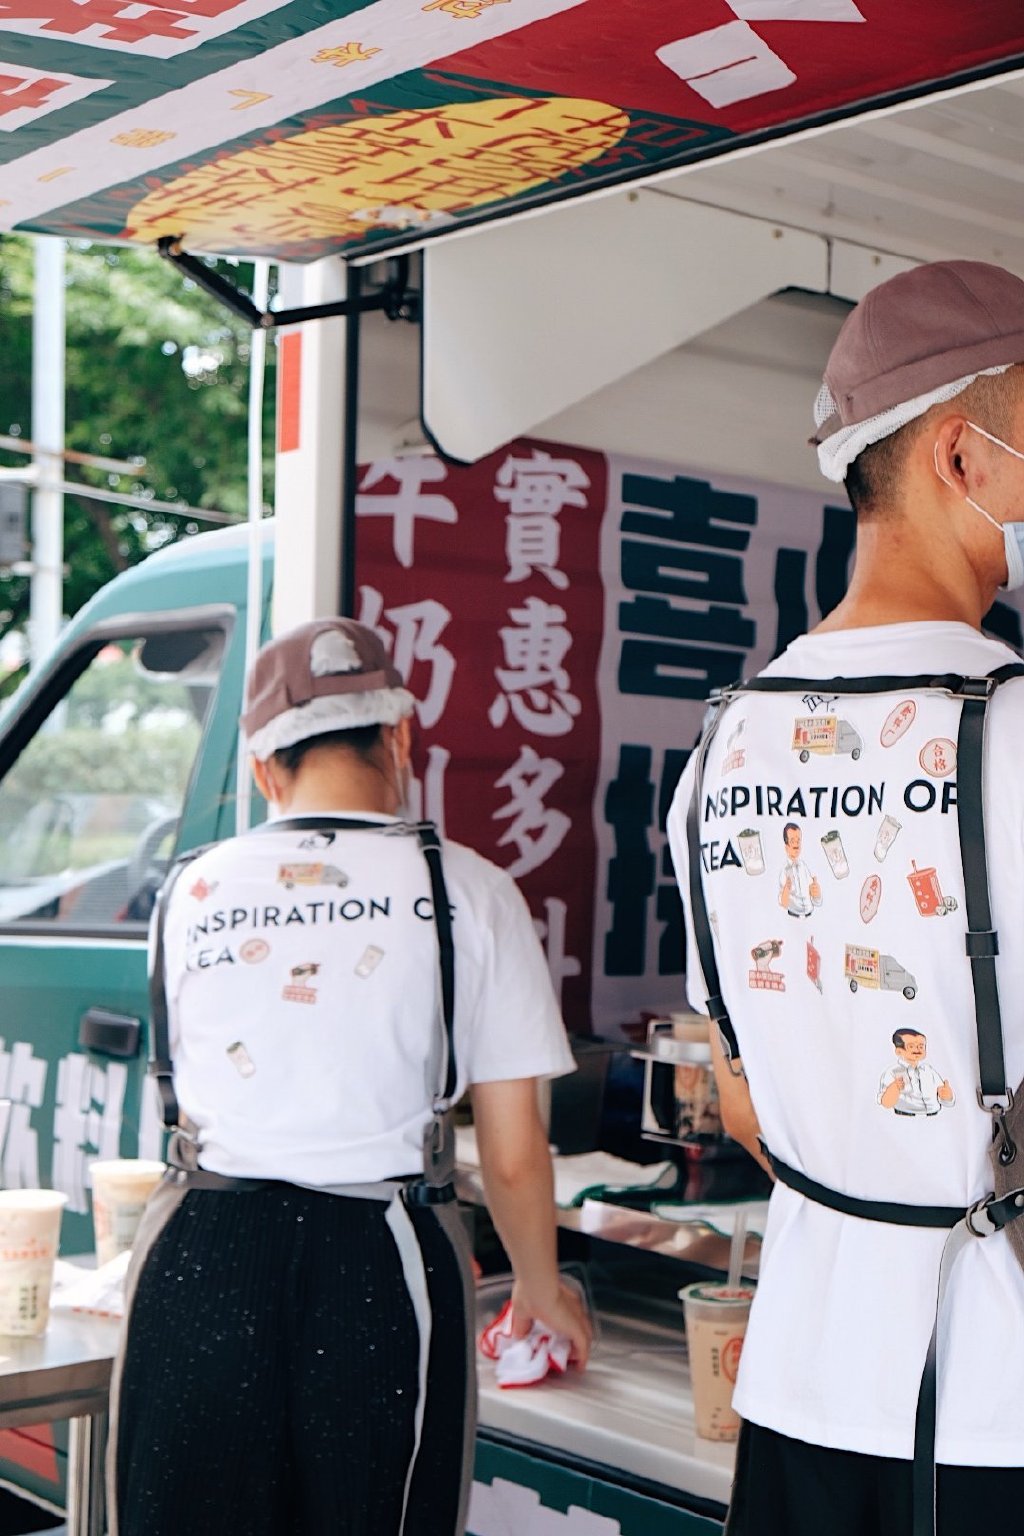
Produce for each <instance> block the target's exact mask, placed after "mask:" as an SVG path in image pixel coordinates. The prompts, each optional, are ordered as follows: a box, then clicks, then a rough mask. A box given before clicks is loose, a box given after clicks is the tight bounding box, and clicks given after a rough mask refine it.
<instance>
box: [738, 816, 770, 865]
mask: <svg viewBox="0 0 1024 1536" xmlns="http://www.w3.org/2000/svg"><path fill="white" fill-rule="evenodd" d="M736 841H737V843H739V847H740V858H741V859H742V860H743V868H744V869H745V870H746V872H747V874H748V875H763V874H764V849H763V848H762V846H761V834H760V832H757V831H755V830H754V828H753V827H748V828H747V829H746V830H745V831H743V832H741V833H740V834H739V836H738V837H737V839H736Z"/></svg>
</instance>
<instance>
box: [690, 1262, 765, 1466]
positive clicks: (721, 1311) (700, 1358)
mask: <svg viewBox="0 0 1024 1536" xmlns="http://www.w3.org/2000/svg"><path fill="white" fill-rule="evenodd" d="M679 1297H680V1300H681V1301H682V1303H683V1310H684V1313H685V1317H686V1339H687V1344H688V1346H689V1354H690V1383H691V1386H692V1388H693V1414H694V1422H695V1424H696V1428H697V1433H698V1435H700V1436H701V1437H702V1438H703V1439H705V1440H735V1439H736V1438H737V1436H738V1435H739V1431H740V1421H739V1416H738V1414H736V1413H734V1412H733V1406H732V1389H733V1387H734V1386H735V1385H736V1372H737V1370H738V1369H739V1363H740V1353H741V1351H742V1349H743V1340H744V1337H745V1335H746V1332H747V1319H748V1318H749V1316H750V1304H751V1302H752V1301H753V1299H754V1289H753V1286H747V1285H737V1286H729V1285H715V1284H708V1283H707V1282H706V1281H701V1282H699V1283H698V1284H696V1285H687V1286H684V1287H683V1289H682V1290H681V1291H680V1292H679Z"/></svg>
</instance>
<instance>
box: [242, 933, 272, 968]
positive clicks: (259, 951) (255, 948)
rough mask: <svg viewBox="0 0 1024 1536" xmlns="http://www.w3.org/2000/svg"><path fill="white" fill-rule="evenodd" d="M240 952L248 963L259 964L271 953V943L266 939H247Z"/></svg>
mask: <svg viewBox="0 0 1024 1536" xmlns="http://www.w3.org/2000/svg"><path fill="white" fill-rule="evenodd" d="M238 954H239V958H240V959H242V960H244V961H245V963H246V964H247V965H259V963H260V961H261V960H265V959H266V958H267V956H268V955H269V954H270V945H269V944H268V943H267V941H266V939H246V941H245V943H244V944H243V945H242V947H241V949H240V950H239V951H238Z"/></svg>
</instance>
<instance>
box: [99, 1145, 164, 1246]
mask: <svg viewBox="0 0 1024 1536" xmlns="http://www.w3.org/2000/svg"><path fill="white" fill-rule="evenodd" d="M89 1171H90V1174H91V1175H92V1221H93V1227H94V1229H95V1232H96V1257H97V1259H98V1261H99V1262H100V1264H109V1263H110V1261H111V1259H116V1258H117V1255H118V1254H119V1253H124V1251H125V1249H127V1248H130V1247H131V1246H132V1243H133V1242H134V1241H135V1234H136V1232H137V1231H138V1230H139V1222H140V1221H141V1220H142V1213H143V1211H144V1210H145V1209H146V1201H147V1200H148V1199H149V1197H150V1195H151V1194H152V1193H153V1191H154V1189H155V1188H156V1186H157V1185H158V1184H159V1183H160V1180H161V1179H162V1178H163V1176H164V1173H165V1171H166V1169H165V1165H164V1164H163V1163H157V1162H150V1161H149V1160H148V1159H145V1158H130V1157H126V1158H119V1159H116V1160H114V1161H111V1162H104V1163H93V1164H92V1167H91V1168H90V1170H89Z"/></svg>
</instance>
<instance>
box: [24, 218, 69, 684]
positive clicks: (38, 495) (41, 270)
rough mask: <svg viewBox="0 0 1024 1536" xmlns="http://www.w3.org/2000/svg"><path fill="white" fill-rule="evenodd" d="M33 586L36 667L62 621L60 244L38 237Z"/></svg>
mask: <svg viewBox="0 0 1024 1536" xmlns="http://www.w3.org/2000/svg"><path fill="white" fill-rule="evenodd" d="M32 440H33V442H34V443H35V445H36V447H37V449H38V450H39V451H38V453H37V456H36V459H35V470H36V476H37V478H36V483H35V489H34V492H33V496H32V565H33V568H34V569H33V573H32V582H31V591H30V598H29V654H30V657H31V661H32V664H33V665H35V664H36V663H37V662H38V661H39V660H40V659H41V657H43V656H44V655H45V654H46V653H47V651H49V649H50V647H51V646H52V645H53V644H54V642H55V641H56V639H57V636H58V635H59V634H60V631H61V625H62V622H63V616H64V493H63V490H62V489H61V482H62V481H63V478H64V467H63V461H62V459H61V458H60V454H61V453H62V451H63V448H64V241H63V240H57V239H53V238H51V237H50V236H39V237H38V238H37V239H36V245H35V294H34V300H33V310H32Z"/></svg>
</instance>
